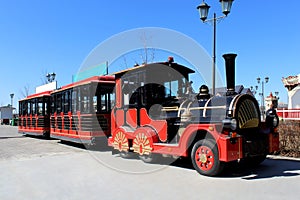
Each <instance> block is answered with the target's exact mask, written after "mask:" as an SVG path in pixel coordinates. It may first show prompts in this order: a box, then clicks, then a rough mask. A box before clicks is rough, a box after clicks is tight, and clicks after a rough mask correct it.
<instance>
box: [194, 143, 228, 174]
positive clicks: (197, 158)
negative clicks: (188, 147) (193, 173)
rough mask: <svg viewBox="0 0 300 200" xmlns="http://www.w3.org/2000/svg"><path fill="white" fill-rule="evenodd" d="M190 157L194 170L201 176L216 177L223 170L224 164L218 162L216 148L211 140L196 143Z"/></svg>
mask: <svg viewBox="0 0 300 200" xmlns="http://www.w3.org/2000/svg"><path fill="white" fill-rule="evenodd" d="M191 155H192V157H191V159H192V163H193V166H194V168H195V169H196V170H197V172H198V173H200V174H202V175H205V176H217V175H219V174H220V173H221V172H222V170H223V168H224V163H222V162H221V161H220V160H219V152H218V147H217V145H216V143H215V142H214V141H213V140H207V139H204V140H199V141H198V142H196V143H195V144H194V146H193V149H192V153H191Z"/></svg>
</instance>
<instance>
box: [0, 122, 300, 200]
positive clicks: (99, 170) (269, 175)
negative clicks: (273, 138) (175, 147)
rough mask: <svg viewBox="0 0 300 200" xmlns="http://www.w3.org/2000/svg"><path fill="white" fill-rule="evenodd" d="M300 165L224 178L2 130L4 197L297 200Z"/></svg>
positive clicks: (0, 188)
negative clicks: (206, 175)
mask: <svg viewBox="0 0 300 200" xmlns="http://www.w3.org/2000/svg"><path fill="white" fill-rule="evenodd" d="M299 197H300V161H297V160H287V159H282V158H278V157H271V158H268V159H267V160H266V161H264V162H263V163H262V164H261V165H260V166H259V167H257V168H254V169H249V168H239V167H237V166H232V167H231V168H229V169H227V171H226V172H225V173H224V174H223V175H222V176H221V177H214V178H212V177H205V176H201V175H199V174H198V173H197V172H196V171H195V170H193V169H192V167H191V166H190V164H188V163H186V162H182V161H181V162H177V163H176V164H172V165H171V166H170V165H166V164H144V163H143V162H142V161H140V160H138V159H122V158H120V157H119V156H118V155H111V152H110V151H108V150H102V151H88V150H85V149H84V147H82V146H81V145H71V144H64V143H61V142H60V141H59V140H43V139H39V138H33V137H24V136H21V135H18V134H17V127H11V126H0V199H1V200H6V199H81V200H82V199H97V200H99V199H251V200H253V199H264V200H265V199H299Z"/></svg>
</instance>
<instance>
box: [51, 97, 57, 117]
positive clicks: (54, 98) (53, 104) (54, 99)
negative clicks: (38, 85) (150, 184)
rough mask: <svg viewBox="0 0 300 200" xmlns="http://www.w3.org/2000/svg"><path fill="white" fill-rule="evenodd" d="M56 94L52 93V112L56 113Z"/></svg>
mask: <svg viewBox="0 0 300 200" xmlns="http://www.w3.org/2000/svg"><path fill="white" fill-rule="evenodd" d="M55 105H56V94H53V95H51V113H52V114H54V113H55V112H56V108H55Z"/></svg>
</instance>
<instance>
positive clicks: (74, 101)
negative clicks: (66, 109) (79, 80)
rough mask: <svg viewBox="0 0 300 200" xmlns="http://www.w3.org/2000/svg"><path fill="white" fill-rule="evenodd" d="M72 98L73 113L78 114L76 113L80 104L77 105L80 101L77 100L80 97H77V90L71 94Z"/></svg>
mask: <svg viewBox="0 0 300 200" xmlns="http://www.w3.org/2000/svg"><path fill="white" fill-rule="evenodd" d="M71 98H72V111H73V113H76V111H77V110H78V108H77V107H78V104H77V102H78V100H77V98H78V95H77V89H75V88H74V89H73V90H72V94H71Z"/></svg>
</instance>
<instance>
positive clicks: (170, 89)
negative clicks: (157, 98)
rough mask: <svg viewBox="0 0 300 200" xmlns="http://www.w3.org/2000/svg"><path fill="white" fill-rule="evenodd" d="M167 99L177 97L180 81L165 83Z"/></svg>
mask: <svg viewBox="0 0 300 200" xmlns="http://www.w3.org/2000/svg"><path fill="white" fill-rule="evenodd" d="M164 86H165V97H166V98H169V97H175V96H176V95H177V92H178V80H175V81H170V82H165V83H164Z"/></svg>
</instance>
